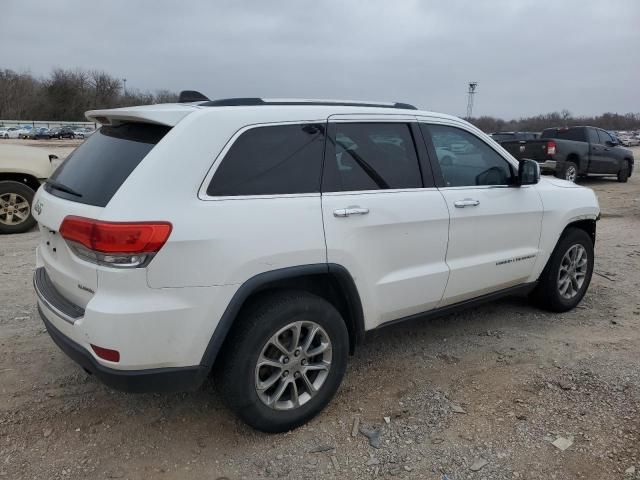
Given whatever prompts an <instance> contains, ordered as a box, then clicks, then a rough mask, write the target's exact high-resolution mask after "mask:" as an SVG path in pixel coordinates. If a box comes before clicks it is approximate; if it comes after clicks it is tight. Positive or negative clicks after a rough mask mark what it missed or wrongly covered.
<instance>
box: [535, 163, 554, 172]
mask: <svg viewBox="0 0 640 480" xmlns="http://www.w3.org/2000/svg"><path fill="white" fill-rule="evenodd" d="M538 164H539V165H540V171H541V172H544V173H553V172H555V171H556V168H557V167H558V162H556V161H555V160H545V161H544V162H538Z"/></svg>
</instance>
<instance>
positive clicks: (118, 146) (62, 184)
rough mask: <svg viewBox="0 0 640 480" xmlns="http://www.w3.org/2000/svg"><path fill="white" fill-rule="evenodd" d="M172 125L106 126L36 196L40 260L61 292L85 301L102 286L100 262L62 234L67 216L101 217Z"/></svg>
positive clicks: (82, 303) (67, 161)
mask: <svg viewBox="0 0 640 480" xmlns="http://www.w3.org/2000/svg"><path fill="white" fill-rule="evenodd" d="M169 130H170V127H165V126H160V125H150V124H139V123H129V124H124V125H120V126H104V127H102V128H101V129H100V130H98V131H97V132H96V133H95V134H94V135H92V136H91V137H90V138H89V139H88V140H87V141H86V142H84V143H83V144H82V145H80V146H79V147H78V148H77V149H76V150H74V151H73V152H72V153H71V155H69V157H67V159H66V160H65V161H64V162H63V163H62V165H60V167H59V168H58V169H56V171H55V172H54V174H53V175H52V176H51V178H50V180H51V183H46V184H45V185H43V186H42V187H41V188H40V189H39V190H38V192H37V194H36V197H35V198H34V202H33V205H34V209H33V210H34V211H33V216H34V218H35V219H36V221H37V222H38V226H39V228H40V232H41V241H40V245H39V246H38V249H37V266H38V267H44V268H45V271H46V273H47V276H48V277H49V280H50V281H51V283H52V284H53V286H54V287H55V288H56V289H57V290H58V291H59V293H60V294H61V295H62V296H63V297H65V298H66V299H68V300H70V301H71V302H73V303H75V304H76V305H78V306H80V307H83V308H84V307H85V306H86V305H87V303H88V302H89V300H90V299H91V298H92V297H93V294H94V292H95V291H96V288H97V286H98V280H97V275H98V273H97V267H96V265H95V264H93V263H90V262H87V261H85V260H82V259H80V258H79V257H78V256H77V255H75V254H74V253H73V252H72V251H71V250H70V248H69V246H68V245H67V243H66V242H65V241H64V239H62V238H61V237H60V235H59V230H60V226H61V225H62V222H63V221H64V219H65V217H67V216H71V215H75V216H80V217H88V218H93V219H100V217H101V215H102V211H103V210H104V207H105V206H106V205H107V204H108V203H109V201H110V200H111V198H112V197H113V195H114V194H115V193H116V191H117V190H118V189H119V188H120V186H121V185H122V184H123V183H124V182H125V180H126V179H127V178H128V176H129V175H130V174H131V172H132V171H133V170H134V169H135V168H136V167H137V166H138V164H139V163H140V162H141V161H142V159H143V158H144V157H145V156H146V155H147V153H149V151H151V149H152V148H153V147H154V146H155V145H156V144H157V143H158V142H159V141H160V140H161V139H162V137H164V135H165V134H166V133H167V132H168V131H169Z"/></svg>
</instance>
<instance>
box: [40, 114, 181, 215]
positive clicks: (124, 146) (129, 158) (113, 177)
mask: <svg viewBox="0 0 640 480" xmlns="http://www.w3.org/2000/svg"><path fill="white" fill-rule="evenodd" d="M170 129H171V128H170V127H166V126H163V125H150V124H144V123H125V124H123V125H118V126H104V127H102V128H100V129H99V130H97V131H96V132H95V133H94V134H93V135H91V136H90V137H89V138H88V139H87V140H86V141H85V142H84V143H83V144H82V145H80V146H79V147H78V148H77V149H75V150H74V151H73V153H72V154H71V155H69V156H68V157H67V159H66V160H65V161H64V162H63V163H62V165H60V167H59V168H58V169H57V170H56V171H55V173H54V174H53V175H52V176H51V180H53V181H54V182H55V183H57V184H58V185H59V186H60V188H63V187H66V189H68V190H71V191H73V192H76V193H77V194H78V195H74V194H71V193H69V192H66V191H63V190H61V189H60V188H57V187H55V186H53V185H52V184H47V185H46V186H45V189H46V190H47V191H48V192H49V193H51V194H52V195H55V196H57V197H61V198H64V199H67V200H71V201H74V202H80V203H85V204H87V205H95V206H98V207H104V206H106V205H107V203H109V200H111V198H112V197H113V195H114V194H115V193H116V191H117V190H118V189H119V188H120V187H121V186H122V184H123V183H124V181H125V180H126V179H127V177H129V175H130V174H131V172H133V170H134V169H135V168H136V167H137V166H138V165H139V164H140V162H141V161H142V159H143V158H144V157H145V156H146V155H147V153H149V152H150V151H151V149H152V148H153V147H154V146H155V145H156V144H157V143H158V142H159V141H160V140H161V139H162V137H164V136H165V135H166V134H167V132H168V131H169V130H170Z"/></svg>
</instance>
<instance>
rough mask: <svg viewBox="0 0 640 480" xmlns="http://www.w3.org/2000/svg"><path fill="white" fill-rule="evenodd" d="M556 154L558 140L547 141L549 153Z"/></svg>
mask: <svg viewBox="0 0 640 480" xmlns="http://www.w3.org/2000/svg"><path fill="white" fill-rule="evenodd" d="M555 154H556V142H554V141H553V140H549V141H548V142H547V155H555Z"/></svg>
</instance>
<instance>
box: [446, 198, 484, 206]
mask: <svg viewBox="0 0 640 480" xmlns="http://www.w3.org/2000/svg"><path fill="white" fill-rule="evenodd" d="M453 204H454V205H455V206H456V208H465V207H477V206H478V205H480V200H474V199H473V198H465V199H464V200H456V201H455V202H453Z"/></svg>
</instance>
